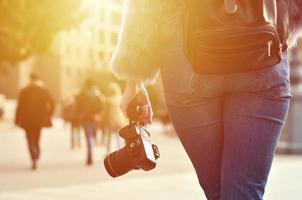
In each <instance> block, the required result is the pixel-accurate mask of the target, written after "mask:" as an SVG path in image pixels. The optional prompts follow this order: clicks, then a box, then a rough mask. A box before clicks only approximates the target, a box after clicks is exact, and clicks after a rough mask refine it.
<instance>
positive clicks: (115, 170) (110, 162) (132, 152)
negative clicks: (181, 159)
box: [104, 122, 159, 178]
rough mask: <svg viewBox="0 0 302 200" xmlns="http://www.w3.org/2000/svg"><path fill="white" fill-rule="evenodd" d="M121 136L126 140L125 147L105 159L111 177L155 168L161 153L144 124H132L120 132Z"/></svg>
mask: <svg viewBox="0 0 302 200" xmlns="http://www.w3.org/2000/svg"><path fill="white" fill-rule="evenodd" d="M119 135H120V136H121V137H122V138H123V139H124V140H125V142H126V145H125V147H123V148H122V149H119V150H117V151H115V152H113V153H111V154H109V155H108V156H106V158H105V159H104V166H105V168H106V170H107V172H108V174H109V175H110V176H111V177H114V178H115V177H118V176H122V175H124V174H126V173H127V172H129V171H131V170H137V169H142V170H145V171H149V170H151V169H154V168H155V166H156V159H158V158H159V151H158V148H157V146H156V145H154V144H152V143H151V140H150V133H149V132H148V131H147V129H146V128H145V127H144V126H143V125H142V124H140V123H137V122H130V124H129V125H128V126H126V127H124V128H122V129H121V130H120V132H119Z"/></svg>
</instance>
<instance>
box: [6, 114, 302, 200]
mask: <svg viewBox="0 0 302 200" xmlns="http://www.w3.org/2000/svg"><path fill="white" fill-rule="evenodd" d="M151 132H152V133H153V135H152V138H153V141H154V143H156V144H158V146H159V147H160V150H161V158H160V160H159V163H158V166H157V168H156V169H155V170H153V171H150V172H141V171H135V172H130V173H129V174H127V175H125V176H123V177H120V178H118V179H112V178H110V177H109V176H108V175H107V174H106V172H105V169H104V168H103V165H102V160H103V157H104V156H105V148H104V147H100V146H98V147H97V148H95V151H94V160H95V163H94V165H93V166H91V167H87V166H85V165H84V163H85V145H84V141H82V148H81V149H76V150H70V148H69V134H68V127H65V126H64V125H63V124H62V122H61V121H59V120H56V121H55V127H54V128H52V129H46V130H45V131H44V132H43V136H42V141H41V147H42V158H41V161H40V164H39V169H38V171H35V172H33V171H30V170H29V166H30V162H29V155H28V152H27V149H26V143H25V140H24V134H23V132H22V130H20V129H17V128H15V127H13V126H11V125H9V124H7V123H1V124H0V154H1V156H0V200H38V199H39V200H53V199H59V200H65V199H66V200H69V199H70V200H71V199H72V200H80V199H83V200H84V199H89V200H97V199H98V200H99V199H104V200H125V199H129V200H130V199H131V200H141V199H143V200H151V199H152V200H153V199H160V200H161V199H165V200H166V199H175V200H182V199H186V200H193V199H205V198H204V196H203V194H202V191H201V190H200V188H199V186H198V181H197V179H196V177H195V175H194V173H193V171H194V170H193V168H192V166H191V164H190V162H189V160H188V158H187V157H186V154H185V152H184V150H183V149H182V147H181V145H180V143H179V141H178V140H177V139H176V138H174V137H171V136H166V135H163V134H162V133H161V132H162V127H161V126H160V125H159V124H155V125H154V126H153V127H152V128H151ZM83 139H84V138H83ZM301 180H302V157H301V156H280V155H279V156H277V157H276V159H275V161H274V165H273V169H272V173H271V176H270V179H269V183H268V187H267V193H266V199H267V200H299V199H301V198H302V182H301Z"/></svg>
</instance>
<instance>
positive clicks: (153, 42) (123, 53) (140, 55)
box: [110, 0, 302, 83]
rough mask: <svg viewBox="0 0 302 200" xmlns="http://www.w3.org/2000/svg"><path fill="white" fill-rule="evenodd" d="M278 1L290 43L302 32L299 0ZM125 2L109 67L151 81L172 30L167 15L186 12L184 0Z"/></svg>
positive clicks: (301, 1)
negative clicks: (115, 46) (283, 13)
mask: <svg viewBox="0 0 302 200" xmlns="http://www.w3.org/2000/svg"><path fill="white" fill-rule="evenodd" d="M277 2H278V6H279V7H280V8H281V7H282V9H280V10H282V12H286V14H285V15H284V18H286V19H284V20H285V21H286V22H287V23H284V24H285V26H288V27H283V28H284V29H286V32H287V33H286V34H285V37H286V38H285V40H286V42H287V44H289V45H292V44H293V43H295V40H296V39H297V38H298V36H300V35H301V34H302V12H301V10H302V0H277ZM125 6H126V11H125V13H124V16H123V20H122V26H121V30H120V34H119V38H118V46H117V49H116V50H115V52H114V53H113V56H112V58H111V60H110V67H111V70H112V72H113V73H114V75H115V76H116V77H118V78H119V79H130V80H134V81H143V82H145V83H151V82H153V81H154V80H155V77H156V76H157V74H158V72H159V67H160V64H161V59H162V52H163V50H164V49H165V47H166V44H167V42H168V40H169V38H171V37H173V32H174V31H175V30H173V26H171V25H170V24H169V22H171V20H170V19H171V18H173V17H176V15H185V13H186V11H187V9H186V6H185V0H126V3H125ZM278 12H279V9H278Z"/></svg>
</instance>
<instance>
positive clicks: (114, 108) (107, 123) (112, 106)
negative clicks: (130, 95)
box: [102, 82, 127, 155]
mask: <svg viewBox="0 0 302 200" xmlns="http://www.w3.org/2000/svg"><path fill="white" fill-rule="evenodd" d="M121 99H122V91H121V88H120V86H119V85H118V84H117V83H114V82H113V83H110V84H109V87H108V90H107V93H106V100H105V104H104V105H105V106H104V111H103V114H102V123H103V125H104V132H103V135H102V137H104V140H105V143H106V149H107V154H109V153H110V150H111V137H112V136H113V135H115V136H116V147H117V149H119V148H120V146H119V145H120V143H119V142H120V138H119V134H118V133H119V129H120V128H122V127H124V126H125V125H127V119H126V118H125V116H124V115H123V113H122V111H121V110H120V107H119V104H120V102H121ZM106 137H107V138H106ZM107 154H106V155H107Z"/></svg>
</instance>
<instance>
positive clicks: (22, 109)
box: [15, 73, 54, 170]
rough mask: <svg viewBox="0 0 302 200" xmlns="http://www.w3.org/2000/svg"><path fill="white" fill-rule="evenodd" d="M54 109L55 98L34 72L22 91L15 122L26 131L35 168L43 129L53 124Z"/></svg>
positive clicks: (33, 167) (34, 167)
mask: <svg viewBox="0 0 302 200" xmlns="http://www.w3.org/2000/svg"><path fill="white" fill-rule="evenodd" d="M53 110H54V100H53V98H52V97H51V95H50V93H49V91H48V90H47V89H46V88H45V86H44V83H43V82H42V80H41V79H40V78H39V77H38V75H36V74H34V73H32V74H31V75H30V83H29V84H28V85H27V86H26V87H25V88H23V89H22V90H21V91H20V94H19V99H18V104H17V110H16V118H15V123H16V125H18V126H20V127H22V128H23V129H24V130H25V132H26V139H27V143H28V149H29V153H30V156H31V160H32V167H31V168H32V169H33V170H35V169H36V168H37V162H38V160H39V158H40V145H39V142H40V135H41V129H42V128H43V127H50V126H52V123H51V117H52V114H53Z"/></svg>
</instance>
